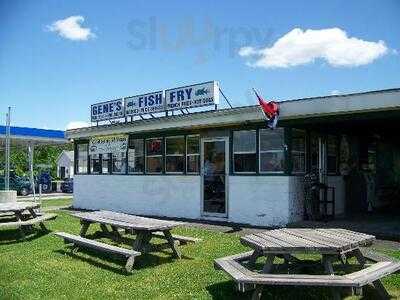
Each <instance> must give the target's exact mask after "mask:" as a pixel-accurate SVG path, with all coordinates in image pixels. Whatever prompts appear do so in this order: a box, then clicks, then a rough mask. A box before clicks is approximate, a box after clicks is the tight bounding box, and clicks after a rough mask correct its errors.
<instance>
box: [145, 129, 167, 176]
mask: <svg viewBox="0 0 400 300" xmlns="http://www.w3.org/2000/svg"><path fill="white" fill-rule="evenodd" d="M149 140H161V147H163V146H164V137H162V136H160V137H149V138H145V145H144V149H145V162H144V174H146V175H163V174H165V168H164V160H165V159H164V156H165V153H164V151H163V149H161V154H157V155H150V156H149V155H147V141H149ZM148 157H161V169H162V170H161V172H148V171H147V158H148Z"/></svg>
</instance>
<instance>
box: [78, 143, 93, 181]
mask: <svg viewBox="0 0 400 300" xmlns="http://www.w3.org/2000/svg"><path fill="white" fill-rule="evenodd" d="M81 145H86V147H87V149H86V172H79V161H80V159H79V146H81ZM75 149H76V155H75V160H76V163H75V170H74V171H75V172H74V173H75V174H76V175H87V174H90V156H89V142H88V141H80V142H78V143H76V147H75Z"/></svg>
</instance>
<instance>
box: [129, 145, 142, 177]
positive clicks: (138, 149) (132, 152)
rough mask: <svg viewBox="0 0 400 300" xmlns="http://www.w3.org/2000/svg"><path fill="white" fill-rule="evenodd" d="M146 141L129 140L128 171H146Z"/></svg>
mask: <svg viewBox="0 0 400 300" xmlns="http://www.w3.org/2000/svg"><path fill="white" fill-rule="evenodd" d="M143 149H144V143H143V140H142V139H132V140H129V149H128V173H143V171H144V155H143Z"/></svg>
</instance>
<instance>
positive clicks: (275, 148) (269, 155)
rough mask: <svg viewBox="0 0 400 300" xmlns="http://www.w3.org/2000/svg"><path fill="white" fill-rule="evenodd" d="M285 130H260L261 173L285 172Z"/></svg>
mask: <svg viewBox="0 0 400 300" xmlns="http://www.w3.org/2000/svg"><path fill="white" fill-rule="evenodd" d="M284 149H285V146H284V139H283V129H282V128H276V129H274V130H271V129H260V172H261V173H268V172H275V173H277V172H279V173H280V172H283V170H284V167H285V152H284Z"/></svg>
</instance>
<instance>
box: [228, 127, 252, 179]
mask: <svg viewBox="0 0 400 300" xmlns="http://www.w3.org/2000/svg"><path fill="white" fill-rule="evenodd" d="M233 162H234V163H233V171H234V172H235V173H255V172H256V131H255V130H242V131H234V132H233Z"/></svg>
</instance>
